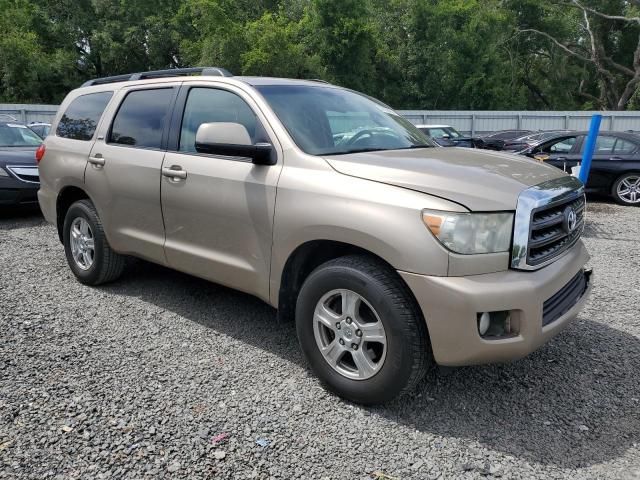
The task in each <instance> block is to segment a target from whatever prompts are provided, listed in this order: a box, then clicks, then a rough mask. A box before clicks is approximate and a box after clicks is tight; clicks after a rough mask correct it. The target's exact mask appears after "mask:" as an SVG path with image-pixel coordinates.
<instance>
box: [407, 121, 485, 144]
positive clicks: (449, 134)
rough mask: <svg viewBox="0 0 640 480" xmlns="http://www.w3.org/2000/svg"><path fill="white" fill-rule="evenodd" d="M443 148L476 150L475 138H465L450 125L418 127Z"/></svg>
mask: <svg viewBox="0 0 640 480" xmlns="http://www.w3.org/2000/svg"><path fill="white" fill-rule="evenodd" d="M416 128H417V129H418V130H420V131H421V132H423V133H426V134H427V135H428V136H429V137H430V138H432V139H433V140H434V141H435V142H436V143H437V144H438V145H440V146H441V147H467V148H474V143H473V138H471V137H465V136H464V135H463V134H461V133H460V132H459V131H457V130H456V129H455V128H453V127H452V126H450V125H416Z"/></svg>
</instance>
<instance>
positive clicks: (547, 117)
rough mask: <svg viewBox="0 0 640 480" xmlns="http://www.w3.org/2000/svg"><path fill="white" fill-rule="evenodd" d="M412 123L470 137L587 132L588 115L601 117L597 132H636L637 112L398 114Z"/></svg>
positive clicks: (639, 114)
mask: <svg viewBox="0 0 640 480" xmlns="http://www.w3.org/2000/svg"><path fill="white" fill-rule="evenodd" d="M399 113H400V114H402V116H404V117H406V118H407V119H408V120H410V121H411V122H412V123H414V124H416V125H419V124H427V125H437V124H442V125H451V126H452V127H455V128H456V129H457V130H459V131H461V132H464V133H466V134H471V135H479V134H482V133H487V132H494V131H496V130H588V129H589V123H590V122H591V117H592V115H594V114H596V113H599V114H601V115H602V125H601V126H600V129H601V130H616V131H634V132H640V112H638V111H629V112H611V111H607V112H587V111H584V112H580V111H577V112H569V111H567V112H560V111H553V112H549V111H521V112H510V111H450V110H399Z"/></svg>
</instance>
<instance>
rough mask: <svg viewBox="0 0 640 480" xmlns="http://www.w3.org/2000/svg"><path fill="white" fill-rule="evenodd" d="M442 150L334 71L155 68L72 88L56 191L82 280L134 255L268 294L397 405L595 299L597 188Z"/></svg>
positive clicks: (310, 342)
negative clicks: (281, 73)
mask: <svg viewBox="0 0 640 480" xmlns="http://www.w3.org/2000/svg"><path fill="white" fill-rule="evenodd" d="M194 73H196V74H199V75H194ZM187 74H189V76H188V75H187ZM340 116H342V120H340V119H339V118H337V117H340ZM330 117H331V119H332V120H331V121H329V118H330ZM355 130H357V131H358V134H356V135H353V136H351V137H349V139H348V140H346V141H342V138H343V137H344V136H340V134H343V133H346V132H353V131H355ZM367 130H370V131H381V130H382V131H384V132H385V134H383V135H376V134H373V135H370V134H369V133H367ZM336 136H338V137H339V138H340V139H341V140H340V141H339V142H336V140H335V138H336ZM434 146H435V144H434V143H433V142H432V141H431V140H429V138H428V137H426V136H425V135H424V134H423V133H422V132H420V131H419V130H418V129H417V128H415V127H414V126H413V125H412V124H411V123H409V122H408V121H407V120H405V119H403V118H402V117H401V116H400V115H399V114H397V113H396V112H394V111H393V110H391V109H390V108H388V107H386V106H384V105H382V104H380V103H378V102H375V101H372V100H371V99H369V98H368V97H366V96H364V95H361V94H359V93H357V92H353V91H351V90H347V89H343V88H339V87H336V86H333V85H330V84H326V83H321V82H316V81H304V80H287V79H277V78H262V77H233V76H231V75H230V74H229V73H228V72H226V71H225V70H223V69H218V68H213V67H210V68H197V69H182V70H172V71H160V72H147V73H138V74H135V75H134V76H132V77H131V78H129V77H127V76H124V77H123V76H119V77H115V78H106V79H99V80H95V81H90V82H88V83H87V84H85V86H83V87H81V88H79V89H77V90H74V91H72V92H71V93H70V94H69V95H68V96H67V97H66V99H65V100H64V102H63V103H62V105H61V106H60V109H59V112H58V114H57V116H56V118H55V120H54V121H53V124H52V134H50V135H49V136H48V137H47V138H46V139H45V153H44V156H43V157H41V160H40V163H39V169H40V177H41V188H40V191H39V193H38V196H39V199H40V205H41V208H42V210H43V213H44V216H45V218H46V219H47V220H48V221H49V222H51V223H52V224H54V225H55V226H56V227H57V229H58V235H59V237H60V240H61V241H62V243H63V244H64V251H65V254H66V258H67V261H68V264H69V267H70V269H71V271H72V272H73V273H74V275H75V276H76V277H77V278H78V280H79V281H80V282H82V283H85V284H88V285H98V284H101V283H105V282H108V281H111V280H115V279H116V278H117V277H118V276H119V275H120V274H121V273H122V271H123V265H124V258H125V255H132V256H136V257H141V258H144V259H146V260H149V261H152V262H157V263H159V264H162V265H166V266H168V267H171V268H174V269H177V270H180V271H183V272H187V273H189V274H192V275H196V276H199V277H202V278H205V279H209V280H211V281H214V282H218V283H221V284H224V285H226V286H229V287H231V288H235V289H239V290H242V291H244V292H248V293H250V294H252V295H255V296H257V297H259V298H261V299H263V300H264V301H266V302H268V303H269V304H271V305H272V306H274V307H276V308H277V309H278V312H279V315H280V318H282V319H285V320H286V319H289V318H292V319H293V318H295V322H296V331H297V336H298V339H299V342H300V345H301V347H302V351H303V352H304V355H305V357H306V358H307V360H308V362H309V364H310V365H311V368H312V369H313V371H314V372H315V373H316V374H317V375H318V377H319V378H320V379H321V380H322V382H323V383H324V384H325V385H327V386H328V387H329V388H330V389H331V390H333V391H335V392H337V393H338V394H340V395H342V396H344V397H345V398H348V399H350V400H352V401H356V402H361V403H380V402H384V401H387V400H390V399H391V398H393V397H395V396H396V395H398V394H399V393H401V392H405V391H408V390H409V389H411V388H412V387H413V386H414V385H416V384H417V382H418V381H419V380H420V379H421V378H422V377H423V376H424V375H425V374H426V372H427V370H428V368H429V366H430V365H431V364H432V363H433V362H436V363H438V364H441V365H449V366H456V365H469V364H477V363H485V362H500V361H505V360H510V359H516V358H519V357H522V356H524V355H527V354H528V353H530V352H531V351H533V350H535V349H536V348H537V347H539V346H540V345H542V344H543V343H545V342H546V341H547V340H549V339H550V338H551V337H553V336H554V335H555V334H557V333H558V332H560V331H561V330H562V329H563V328H564V327H566V326H567V324H568V323H569V322H570V321H571V320H572V319H573V318H574V317H575V316H576V315H577V313H578V311H579V310H580V309H581V308H582V306H583V305H584V303H585V300H586V298H587V296H588V293H589V291H590V286H591V280H590V271H588V270H585V268H584V266H585V263H586V262H587V260H588V254H587V252H586V250H585V247H584V245H583V244H582V241H581V239H580V236H581V234H582V230H583V225H584V209H585V200H584V191H583V189H584V188H583V186H582V184H581V183H580V181H579V180H577V179H575V178H574V177H572V176H569V175H566V174H565V173H563V172H561V171H560V170H558V169H556V168H554V167H551V166H549V165H544V164H542V163H538V162H532V161H531V160H530V159H526V158H519V157H518V156H515V155H514V156H509V157H507V156H505V155H493V154H491V153H489V152H477V151H476V150H471V149H469V150H465V149H450V148H432V147H434Z"/></svg>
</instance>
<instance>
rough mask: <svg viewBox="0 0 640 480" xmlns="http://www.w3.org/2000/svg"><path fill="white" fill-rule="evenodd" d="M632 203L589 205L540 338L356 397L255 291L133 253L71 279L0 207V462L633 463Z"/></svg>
mask: <svg viewBox="0 0 640 480" xmlns="http://www.w3.org/2000/svg"><path fill="white" fill-rule="evenodd" d="M639 218H640V210H639V209H634V208H623V207H619V206H616V205H613V204H611V203H608V202H606V201H602V200H596V201H592V202H591V203H590V214H589V221H590V225H589V227H588V229H587V231H586V232H585V241H586V243H587V246H588V248H589V250H590V253H591V255H592V261H591V265H592V266H593V267H594V270H595V274H596V277H595V282H596V283H595V288H594V292H593V296H592V297H591V300H590V302H589V304H588V306H587V308H586V310H585V311H584V312H583V313H582V315H580V317H579V319H578V320H577V321H576V322H575V323H573V324H572V325H571V326H570V327H569V328H568V329H567V330H565V331H564V332H563V333H562V334H561V335H559V336H558V337H557V338H555V339H554V340H553V341H552V342H550V343H549V344H548V345H546V346H544V347H543V348H542V349H540V350H539V351H538V352H536V353H534V354H533V355H531V356H529V357H528V358H526V359H524V360H521V361H518V362H515V363H511V364H506V365H496V366H484V367H473V368H463V369H457V370H453V371H448V372H438V373H436V374H435V375H434V376H433V377H431V378H429V379H428V380H426V381H425V382H424V383H423V384H422V385H421V386H420V389H419V390H418V391H417V392H416V393H415V395H414V396H412V397H411V398H405V399H403V400H401V401H397V402H396V403H392V404H390V405H387V406H384V407H376V408H363V407H360V406H356V405H352V404H349V403H348V402H345V401H342V400H341V399H339V398H337V397H335V396H333V395H331V394H329V393H327V392H325V391H324V390H323V389H322V388H321V387H320V385H319V384H318V381H317V380H316V379H315V378H314V377H313V375H312V374H311V372H309V370H308V369H307V367H306V365H305V363H304V360H303V359H302V357H301V354H300V352H299V350H298V346H297V341H296V338H295V330H294V327H293V325H289V324H278V323H277V321H276V316H275V312H274V310H273V309H271V308H270V307H268V306H266V305H264V304H262V303H261V302H260V301H258V300H256V299H254V298H252V297H249V296H247V295H244V294H241V293H237V292H234V291H231V290H228V289H226V288H223V287H220V286H217V285H214V284H210V283H207V282H205V281H202V280H198V279H196V278H193V277H189V276H187V275H182V274H180V273H176V272H172V271H170V270H167V269H164V268H161V267H158V266H154V265H150V264H147V263H144V262H135V263H133V264H132V265H131V266H130V267H129V268H128V270H127V272H126V273H125V275H124V277H123V278H122V279H121V280H119V281H118V282H116V283H114V284H111V285H109V286H105V287H101V288H89V287H84V286H82V285H80V284H79V283H78V282H76V281H75V280H74V278H73V276H72V274H71V272H70V270H69V269H68V268H67V266H66V263H65V259H64V254H63V248H62V246H61V245H60V243H59V242H58V240H57V236H56V233H55V231H54V228H53V227H51V226H50V225H47V224H46V223H45V222H44V221H43V220H42V218H41V217H40V216H39V215H37V214H33V213H32V214H18V215H15V214H14V215H9V216H7V215H5V216H4V217H2V218H0V478H32V479H45V478H90V479H95V478H189V479H196V478H215V479H225V478H281V479H293V478H305V479H323V478H327V479H341V478H344V479H364V478H379V479H382V478H402V479H411V478H416V479H435V478H463V479H469V478H497V477H501V478H514V479H520V478H544V479H550V478H580V479H582V478H593V479H596V478H598V479H601V478H607V479H608V478H619V479H640V313H639V308H638V306H639V305H640V243H639V242H638V239H639V238H640V221H639V220H638V219H639ZM225 434H226V436H225ZM383 473H384V475H383Z"/></svg>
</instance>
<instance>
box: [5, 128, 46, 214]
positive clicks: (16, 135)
mask: <svg viewBox="0 0 640 480" xmlns="http://www.w3.org/2000/svg"><path fill="white" fill-rule="evenodd" d="M3 118H5V117H3ZM41 143H42V139H41V138H40V137H39V136H38V135H36V134H35V133H34V132H32V131H31V130H30V129H29V128H28V127H27V126H26V125H23V124H21V123H19V122H17V121H13V120H9V121H0V207H7V206H11V207H13V206H17V205H24V206H28V205H34V206H35V205H37V202H38V198H37V192H38V187H39V177H38V167H37V165H36V159H35V153H36V150H37V149H38V147H39V146H40V144H41Z"/></svg>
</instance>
